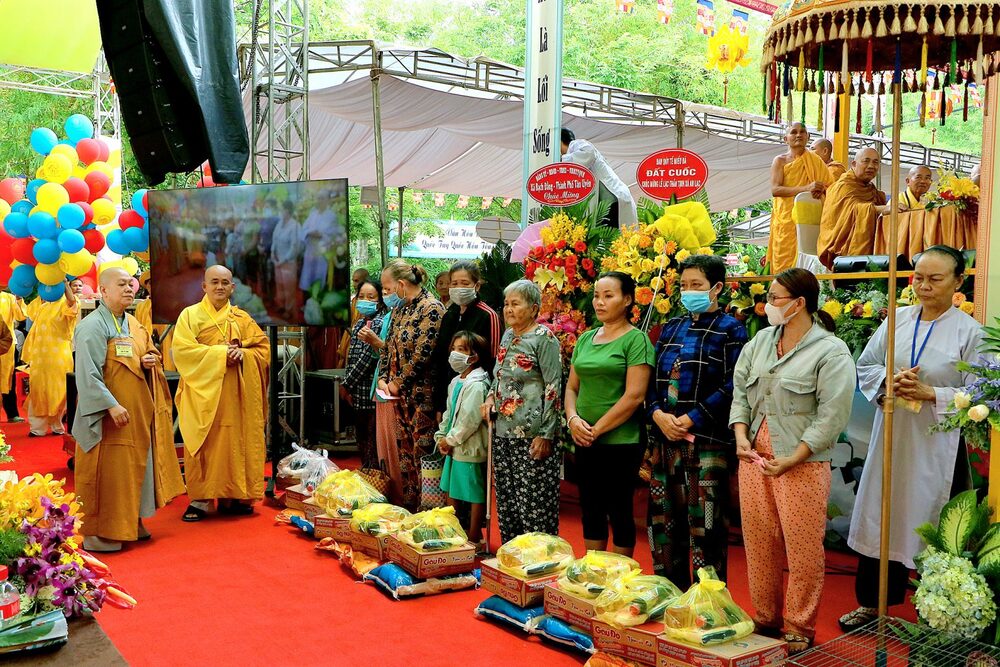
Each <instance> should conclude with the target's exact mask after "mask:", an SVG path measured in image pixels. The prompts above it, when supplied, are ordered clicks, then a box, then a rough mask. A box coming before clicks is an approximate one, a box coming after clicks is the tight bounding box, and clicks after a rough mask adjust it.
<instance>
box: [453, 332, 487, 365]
mask: <svg viewBox="0 0 1000 667" xmlns="http://www.w3.org/2000/svg"><path fill="white" fill-rule="evenodd" d="M457 340H463V341H465V344H466V345H467V346H468V348H469V350H471V351H472V353H473V354H474V355H476V361H475V363H474V364H472V367H473V368H482V367H483V364H485V363H487V362H488V360H489V359H492V357H493V355H492V353H491V352H490V346H489V343H487V342H486V339H485V338H483V337H482V336H480V335H479V334H477V333H476V332H474V331H467V330H464V329H463V330H462V331H459V332H457V333H456V334H455V335H454V336H452V337H451V344H450V345H449V346H448V349H449V350H451V348H452V347H454V345H455V341H457ZM484 370H485V369H484Z"/></svg>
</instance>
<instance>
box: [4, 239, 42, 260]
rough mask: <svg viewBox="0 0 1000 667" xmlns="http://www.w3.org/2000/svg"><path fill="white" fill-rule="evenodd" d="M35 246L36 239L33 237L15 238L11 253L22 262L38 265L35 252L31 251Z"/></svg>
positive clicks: (11, 245)
mask: <svg viewBox="0 0 1000 667" xmlns="http://www.w3.org/2000/svg"><path fill="white" fill-rule="evenodd" d="M34 247H35V239H33V238H26V239H14V242H13V243H11V244H10V254H11V255H13V256H14V259H16V260H17V261H19V262H21V264H30V265H31V266H36V265H37V264H38V260H37V259H35V255H34V253H32V252H31V250H32V248H34Z"/></svg>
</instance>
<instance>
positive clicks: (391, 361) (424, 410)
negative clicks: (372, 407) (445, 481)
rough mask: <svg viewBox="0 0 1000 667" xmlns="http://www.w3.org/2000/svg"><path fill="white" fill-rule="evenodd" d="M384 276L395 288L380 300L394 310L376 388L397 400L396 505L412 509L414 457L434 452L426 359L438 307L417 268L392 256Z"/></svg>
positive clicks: (416, 490) (416, 481)
mask: <svg viewBox="0 0 1000 667" xmlns="http://www.w3.org/2000/svg"><path fill="white" fill-rule="evenodd" d="M386 280H390V281H392V282H393V283H395V286H396V291H395V293H394V294H391V295H390V296H389V297H388V298H386V305H387V306H389V307H390V308H395V312H394V313H393V318H392V324H391V325H390V327H389V334H388V337H387V338H386V345H385V347H384V348H382V351H381V352H382V365H381V368H380V369H379V383H378V386H379V388H380V389H381V390H382V391H383V392H384V393H385V394H388V395H389V396H392V397H394V398H396V399H398V400H396V401H395V409H396V423H397V427H398V429H397V435H398V437H397V449H398V465H399V472H400V475H401V477H402V505H403V506H404V507H405V508H407V509H409V510H411V511H412V510H415V509H416V508H417V506H418V505H419V504H420V458H421V457H423V456H426V455H428V454H430V453H431V452H432V451H434V431H435V430H436V429H437V422H436V421H435V415H434V403H433V400H432V393H433V390H434V377H435V375H436V373H437V370H436V369H435V368H434V365H433V364H432V363H431V357H432V355H433V354H434V346H435V344H436V343H437V338H438V330H439V328H440V326H441V317H442V316H443V315H444V307H443V306H442V305H441V302H440V301H438V300H437V299H435V298H434V297H433V296H431V294H430V292H428V291H427V289H426V288H425V287H423V285H424V284H425V283H426V282H427V272H426V271H425V270H424V268H423V267H422V266H418V265H416V264H410V263H409V262H407V261H405V260H402V259H394V260H393V261H391V262H389V264H388V265H387V266H386V267H385V268H384V269H383V270H382V281H383V283H384V282H386ZM389 466H390V468H391V466H392V463H391V462H390V463H389ZM390 476H391V473H390Z"/></svg>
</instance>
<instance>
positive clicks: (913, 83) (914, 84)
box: [910, 72, 920, 93]
mask: <svg viewBox="0 0 1000 667" xmlns="http://www.w3.org/2000/svg"><path fill="white" fill-rule="evenodd" d="M919 81H920V77H918V76H917V73H916V72H913V78H912V79H910V92H911V93H919V92H920V83H919Z"/></svg>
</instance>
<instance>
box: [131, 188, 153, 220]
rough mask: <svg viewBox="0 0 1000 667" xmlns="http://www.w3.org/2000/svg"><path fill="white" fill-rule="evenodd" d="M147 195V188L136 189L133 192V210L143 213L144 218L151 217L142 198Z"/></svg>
mask: <svg viewBox="0 0 1000 667" xmlns="http://www.w3.org/2000/svg"><path fill="white" fill-rule="evenodd" d="M145 196H146V190H145V189H143V190H136V191H135V192H134V193H132V210H133V211H135V212H136V213H138V214H139V215H141V216H142V217H144V218H148V217H149V212H148V211H147V210H146V207H145V206H143V205H142V198H143V197H145Z"/></svg>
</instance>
